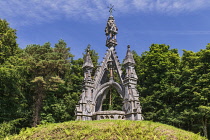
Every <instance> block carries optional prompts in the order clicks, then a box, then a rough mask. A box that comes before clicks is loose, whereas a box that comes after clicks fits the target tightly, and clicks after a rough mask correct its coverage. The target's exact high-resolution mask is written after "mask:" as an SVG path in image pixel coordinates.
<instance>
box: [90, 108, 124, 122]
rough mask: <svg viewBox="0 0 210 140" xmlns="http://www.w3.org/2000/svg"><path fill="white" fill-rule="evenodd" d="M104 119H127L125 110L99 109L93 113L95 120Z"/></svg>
mask: <svg viewBox="0 0 210 140" xmlns="http://www.w3.org/2000/svg"><path fill="white" fill-rule="evenodd" d="M103 119H111V120H125V112H124V111H117V110H110V111H98V112H95V113H94V114H93V120H103Z"/></svg>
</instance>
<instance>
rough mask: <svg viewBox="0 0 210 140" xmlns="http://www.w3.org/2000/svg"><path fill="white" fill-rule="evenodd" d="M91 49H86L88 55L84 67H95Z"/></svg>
mask: <svg viewBox="0 0 210 140" xmlns="http://www.w3.org/2000/svg"><path fill="white" fill-rule="evenodd" d="M89 51H90V50H89V48H88V49H87V51H86V56H85V59H84V64H83V66H82V68H93V63H92V60H91V57H90V53H89Z"/></svg>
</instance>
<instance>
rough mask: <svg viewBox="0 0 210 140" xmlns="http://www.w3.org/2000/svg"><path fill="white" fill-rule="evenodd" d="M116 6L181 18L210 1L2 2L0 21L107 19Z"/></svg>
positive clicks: (125, 10)
mask: <svg viewBox="0 0 210 140" xmlns="http://www.w3.org/2000/svg"><path fill="white" fill-rule="evenodd" d="M110 3H111V4H113V5H115V6H114V8H115V10H116V12H115V14H116V15H117V14H124V13H126V14H127V13H138V12H142V11H143V12H159V13H162V14H179V13H184V12H192V11H196V10H199V9H205V8H209V7H210V1H209V0H190V1H189V0H107V1H105V0H1V1H0V7H1V8H0V17H1V18H5V19H8V20H9V21H12V22H13V23H18V24H19V25H21V24H28V23H30V24H31V23H42V22H48V21H52V20H57V19H59V18H72V19H75V20H77V19H79V20H80V19H90V20H99V19H104V18H106V17H107V15H108V9H107V6H108V5H109V4H110Z"/></svg>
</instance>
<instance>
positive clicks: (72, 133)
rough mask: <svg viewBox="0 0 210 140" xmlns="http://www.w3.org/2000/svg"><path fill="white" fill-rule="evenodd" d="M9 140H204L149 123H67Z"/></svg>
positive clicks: (189, 133)
mask: <svg viewBox="0 0 210 140" xmlns="http://www.w3.org/2000/svg"><path fill="white" fill-rule="evenodd" d="M5 139H8V140H30V139H31V140H40V139H41V140H42V139H43V140H46V139H53V140H61V139H62V140H65V139H66V140H72V139H74V140H77V139H78V140H80V139H85V140H95V139H97V140H99V139H104V140H107V139H108V140H117V139H119V140H124V139H125V140H130V139H138V140H158V139H161V140H204V139H205V138H203V137H201V136H199V135H197V134H194V133H191V132H187V131H184V130H181V129H178V128H175V127H172V126H169V125H165V124H160V123H154V122H149V121H123V120H101V121H70V122H64V123H57V124H48V125H41V126H39V127H36V128H27V129H25V130H23V131H21V133H20V134H19V135H15V136H10V137H7V138H5Z"/></svg>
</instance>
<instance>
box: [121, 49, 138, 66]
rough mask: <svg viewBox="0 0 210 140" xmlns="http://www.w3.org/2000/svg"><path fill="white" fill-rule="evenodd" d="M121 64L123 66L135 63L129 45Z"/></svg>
mask: <svg viewBox="0 0 210 140" xmlns="http://www.w3.org/2000/svg"><path fill="white" fill-rule="evenodd" d="M123 64H124V65H134V64H135V61H134V59H133V54H132V52H131V50H130V45H128V49H127V53H126V57H125V60H124V62H123Z"/></svg>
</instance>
